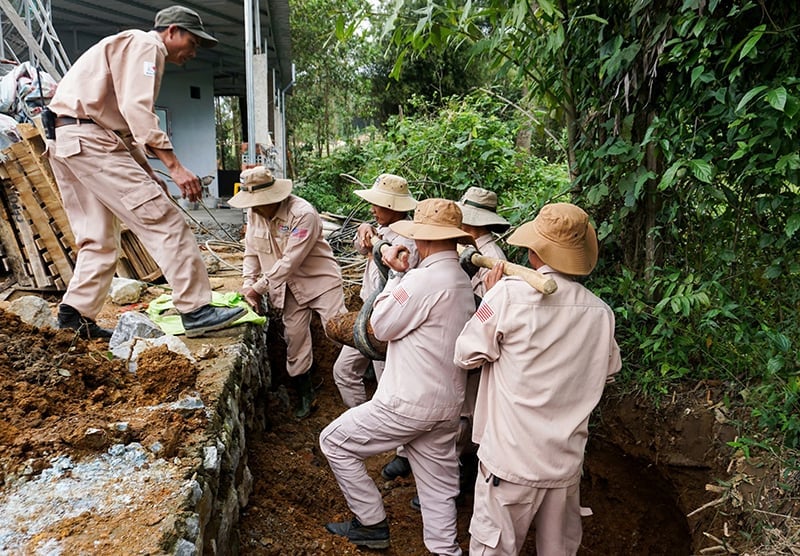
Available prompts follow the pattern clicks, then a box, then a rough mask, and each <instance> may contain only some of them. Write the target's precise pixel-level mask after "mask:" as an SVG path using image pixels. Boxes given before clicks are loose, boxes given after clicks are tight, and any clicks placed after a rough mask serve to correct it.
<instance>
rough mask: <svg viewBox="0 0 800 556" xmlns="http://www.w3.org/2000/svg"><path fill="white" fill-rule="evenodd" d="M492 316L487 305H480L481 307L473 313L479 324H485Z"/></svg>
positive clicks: (490, 309)
mask: <svg viewBox="0 0 800 556" xmlns="http://www.w3.org/2000/svg"><path fill="white" fill-rule="evenodd" d="M493 315H494V311H492V308H491V307H489V305H488V304H487V303H481V306H480V307H478V310H477V311H475V316H476V317H478V320H479V321H481V322H486V321H487V320H489V319H490V318H492V316H493Z"/></svg>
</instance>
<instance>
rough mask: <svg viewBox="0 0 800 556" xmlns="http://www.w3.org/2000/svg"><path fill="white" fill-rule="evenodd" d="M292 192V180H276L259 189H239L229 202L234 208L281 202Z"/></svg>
mask: <svg viewBox="0 0 800 556" xmlns="http://www.w3.org/2000/svg"><path fill="white" fill-rule="evenodd" d="M291 192H292V180H275V183H273V184H272V185H271V186H269V187H265V188H264V189H259V190H258V191H253V192H250V191H241V190H240V191H239V193H237V194H236V195H234V196H233V197H231V199H230V200H229V201H228V204H229V205H230V206H232V207H234V208H250V207H259V206H262V205H271V204H273V203H280V202H281V201H283V200H284V199H285V198H286V197H288V196H289V194H290V193H291Z"/></svg>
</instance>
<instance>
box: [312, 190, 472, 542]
mask: <svg viewBox="0 0 800 556" xmlns="http://www.w3.org/2000/svg"><path fill="white" fill-rule="evenodd" d="M460 224H461V211H460V210H459V209H458V206H457V205H456V204H455V203H454V202H453V201H447V200H444V199H426V200H424V201H420V203H419V204H418V205H417V208H416V211H415V212H414V221H413V222H411V221H408V220H402V221H400V222H395V223H394V224H392V225H391V228H392V230H394V231H395V232H397V233H399V234H401V235H403V236H405V237H409V238H412V239H414V240H415V241H416V244H417V251H418V252H419V255H420V263H419V265H418V266H417V268H415V269H411V270H409V271H408V272H407V273H405V275H404V276H402V277H401V278H400V277H398V278H394V279H393V280H390V282H389V283H387V285H386V288H384V290H383V292H381V294H380V295H379V296H378V298H377V300H376V302H375V309H374V311H373V314H372V319H371V324H372V327H373V330H374V332H375V336H376V337H377V338H378V339H380V340H384V341H388V347H387V352H386V367H385V369H384V371H383V376H382V377H381V380H380V382H378V389H377V390H376V392H375V395H374V396H373V397H372V399H371V400H369V401H367V402H365V403H363V404H361V405H359V406H356V407H354V408H352V409H349V410H348V411H346V412H345V413H343V414H342V415H341V416H340V417H338V418H337V419H336V420H334V421H333V422H332V423H331V424H329V425H328V426H327V427H325V429H323V431H322V432H321V433H320V440H319V443H320V447H321V449H322V452H323V453H324V454H325V456H326V457H327V458H328V462H329V464H330V466H331V470H332V471H333V474H334V475H335V477H336V480H337V482H338V483H339V487H340V488H341V489H342V493H343V494H344V497H345V499H346V500H347V505H348V506H349V507H350V510H351V511H352V512H353V514H355V517H354V518H353V519H352V521H349V522H343V523H329V524H328V525H327V526H326V527H327V529H328V530H329V531H330V532H332V533H335V534H337V535H341V536H344V537H347V538H348V539H349V540H350V541H351V542H353V543H355V544H357V545H360V546H366V547H370V548H386V547H388V546H389V526H388V524H387V521H386V511H385V509H384V506H383V500H382V498H381V494H380V492H379V491H378V488H377V487H376V486H375V482H374V481H373V480H372V479H371V478H370V477H369V475H368V474H367V471H366V468H365V466H364V460H365V459H366V458H368V457H369V456H373V455H376V454H379V453H382V452H385V451H387V450H393V449H394V448H395V447H397V446H398V445H401V444H402V445H404V446H405V450H406V454H407V456H408V460H409V462H410V463H411V468H412V469H413V472H414V477H415V479H416V486H417V493H418V495H419V499H420V502H421V506H422V522H423V538H424V542H425V546H426V547H427V549H428V550H430V551H431V552H433V553H435V554H444V555H458V554H461V549H460V548H459V545H458V541H457V538H456V537H457V527H456V525H457V524H456V505H455V499H456V496H457V495H458V460H457V456H456V435H457V433H458V420H459V412H460V411H461V405H462V403H463V402H464V383H465V381H466V374H465V373H464V372H463V371H461V370H460V369H459V368H458V367H457V366H456V365H454V364H453V359H452V357H451V354H452V353H453V345H454V342H455V338H456V335H457V334H458V331H459V330H461V328H462V327H463V326H464V323H465V322H466V321H467V319H469V317H470V316H471V315H472V313H473V312H474V310H475V301H474V296H473V294H472V287H471V285H470V282H469V277H468V276H467V274H466V273H465V272H464V271H463V270H462V268H461V266H460V265H459V262H458V254H457V252H456V241H457V240H458V239H464V240H466V239H469V236H468V235H467V234H466V233H465V232H464V231H462V230H460V229H459V225H460ZM400 250H401V247H400V246H394V247H392V248H390V249H388V250H387V251H389V252H390V254H389V255H386V254H385V258H386V259H387V264H390V266H392V267H393V268H395V269H396V270H405V269H404V268H402V266H394V265H395V264H396V261H397V254H398V253H399V251H400ZM391 251H394V253H391ZM390 261H391V262H390Z"/></svg>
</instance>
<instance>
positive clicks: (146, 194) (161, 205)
mask: <svg viewBox="0 0 800 556" xmlns="http://www.w3.org/2000/svg"><path fill="white" fill-rule="evenodd" d="M122 204H123V205H124V206H125V208H127V209H128V210H129V211H131V212H132V213H133V214H135V215H136V217H137V218H138V219H139V220H140V221H141V222H143V223H144V224H158V223H159V222H163V220H164V216H165V215H166V214H167V211H168V210H169V209H170V203H169V201H168V200H167V199H166V198H164V195H163V194H162V192H161V189H160V188H158V187H157V186H154V187H141V188H139V189H135V190H133V191H132V192H131V193H128V194H127V195H125V196H123V197H122Z"/></svg>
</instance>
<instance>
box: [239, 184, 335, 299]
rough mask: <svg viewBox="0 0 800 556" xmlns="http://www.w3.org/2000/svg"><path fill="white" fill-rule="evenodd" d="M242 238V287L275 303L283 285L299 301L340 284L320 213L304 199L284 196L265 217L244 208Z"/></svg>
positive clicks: (311, 297)
mask: <svg viewBox="0 0 800 556" xmlns="http://www.w3.org/2000/svg"><path fill="white" fill-rule="evenodd" d="M244 242H245V251H244V261H243V269H242V276H243V278H244V286H245V287H252V288H253V289H254V290H255V291H257V292H258V293H260V294H262V295H263V294H267V293H268V294H269V300H270V303H271V304H272V305H273V306H274V307H277V308H279V309H282V308H283V301H284V298H285V295H286V288H289V289H290V290H291V292H292V295H294V298H295V299H296V300H297V302H298V303H300V304H301V305H304V304H306V303H308V302H309V301H311V300H312V299H314V298H316V297H319V296H320V295H321V294H323V293H325V292H327V291H329V290H332V289H334V288H341V287H342V271H341V270H340V268H339V264H338V263H337V262H336V259H335V258H334V256H333V251H332V250H331V246H330V245H329V244H328V242H327V241H325V238H324V237H323V236H322V221H321V220H320V217H319V213H318V212H317V211H316V209H315V208H314V207H313V206H312V205H311V203H309V202H308V201H306V200H305V199H301V198H300V197H297V196H295V195H289V196H288V197H287V198H286V199H284V200H283V201H281V205H280V207H278V211H277V212H276V213H275V216H273V217H272V218H271V219H270V220H267V219H266V218H264V217H262V216H260V215H258V214H257V213H255V212H253V211H252V210H251V211H249V214H248V221H247V233H246V234H245V240H244Z"/></svg>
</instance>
